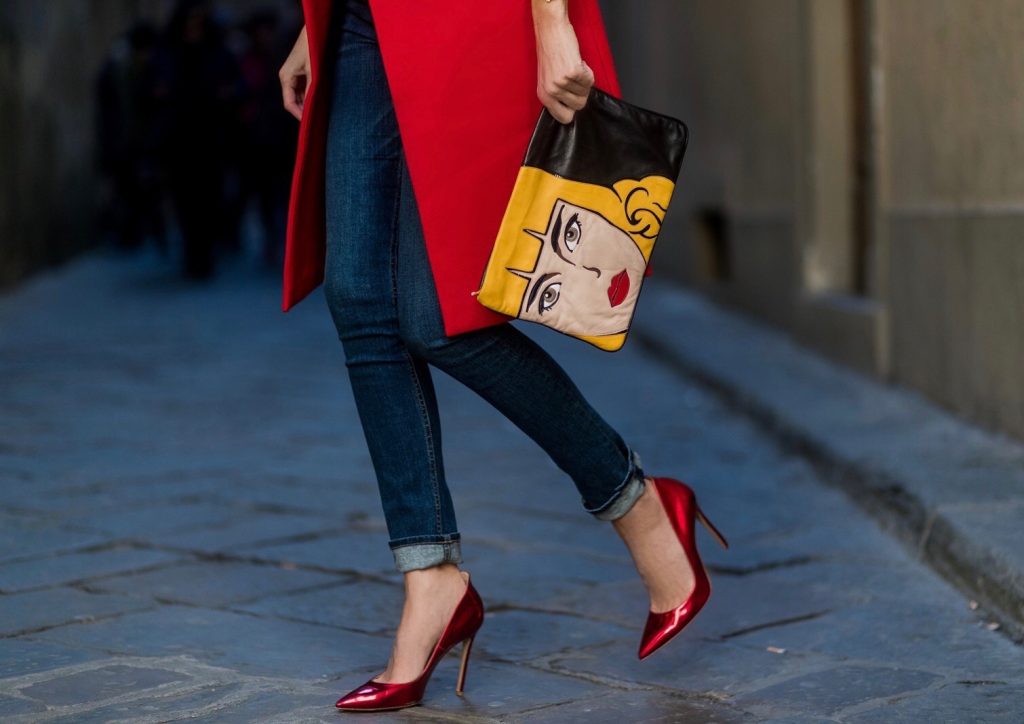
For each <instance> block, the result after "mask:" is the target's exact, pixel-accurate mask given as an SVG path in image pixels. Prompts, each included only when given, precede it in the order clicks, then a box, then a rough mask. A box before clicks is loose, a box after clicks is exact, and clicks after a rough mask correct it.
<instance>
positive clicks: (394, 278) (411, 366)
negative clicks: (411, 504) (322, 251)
mask: <svg viewBox="0 0 1024 724" xmlns="http://www.w3.org/2000/svg"><path fill="white" fill-rule="evenodd" d="M396 165H397V167H398V178H397V179H396V185H395V188H396V189H397V190H396V193H395V212H394V219H393V221H392V226H391V228H392V233H391V289H392V296H393V300H394V304H395V309H398V308H399V307H398V254H397V250H398V237H399V227H400V222H399V217H400V209H401V202H402V181H403V179H404V173H403V172H404V170H405V158H404V152H403V153H400V154H399V157H398V163H397V164H396ZM402 354H403V355H405V361H406V365H407V367H406V369H408V370H409V375H410V377H411V378H412V384H413V388H414V389H415V390H416V404H417V407H418V408H419V411H420V417H421V418H422V420H423V430H424V439H425V440H426V444H427V458H428V462H429V464H430V486H431V492H432V493H433V496H434V530H436V531H437V534H438V535H442V528H443V523H442V520H441V490H440V482H439V479H438V473H437V458H436V456H435V455H434V434H433V430H432V429H431V421H430V412H429V411H428V410H427V400H426V398H425V396H424V394H423V387H422V385H421V382H420V378H419V375H417V374H416V363H415V361H414V360H413V357H412V354H411V353H410V352H409V349H408V347H406V346H405V345H403V346H402Z"/></svg>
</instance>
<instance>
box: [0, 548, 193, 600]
mask: <svg viewBox="0 0 1024 724" xmlns="http://www.w3.org/2000/svg"><path fill="white" fill-rule="evenodd" d="M22 552H23V553H25V552H28V551H27V549H22ZM179 558H180V556H178V555H177V554H174V553H167V552H164V551H155V550H140V549H138V548H134V547H131V546H116V547H112V548H101V549H98V550H86V551H83V552H78V553H65V554H62V555H55V556H47V557H45V558H38V559H30V560H21V561H18V562H16V563H6V564H3V565H0V593H17V592H19V591H29V590H32V589H39V588H41V587H44V586H54V585H58V584H68V583H74V582H79V581H87V580H92V579H95V578H98V577H103V576H110V575H113V574H117V573H126V572H129V571H140V570H146V569H150V568H153V567H155V566H160V565H162V564H165V563H167V562H169V561H174V560H177V559H179Z"/></svg>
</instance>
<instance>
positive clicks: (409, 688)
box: [334, 571, 484, 711]
mask: <svg viewBox="0 0 1024 724" xmlns="http://www.w3.org/2000/svg"><path fill="white" fill-rule="evenodd" d="M460 573H462V575H463V578H465V579H466V592H465V593H464V594H463V596H462V599H461V600H460V601H459V603H458V605H457V606H456V607H455V611H454V612H453V613H452V617H451V618H450V619H449V620H448V624H447V626H445V629H444V631H442V632H441V638H439V639H438V640H437V643H436V644H435V645H434V650H433V652H431V654H430V658H429V659H427V663H426V666H424V667H423V672H422V673H421V674H420V675H419V676H418V677H416V678H415V679H413V680H412V681H403V682H381V681H374V680H373V679H370V680H369V681H367V682H366V683H365V684H363V685H362V686H358V687H356V688H355V689H353V690H352V691H350V692H349V693H347V694H345V695H344V696H343V697H341V698H340V699H338V701H337V702H336V703H335V705H334V706H336V707H337V708H338V709H341V710H343V711H385V710H389V709H404V708H405V707H407V706H415V705H416V704H419V703H420V702H421V701H422V699H423V694H424V693H425V692H426V689H427V681H428V680H429V679H430V675H431V674H432V673H433V671H434V667H435V666H437V664H438V662H439V661H440V660H441V659H442V658H444V656H445V654H447V653H448V652H449V651H450V650H451V648H452V647H453V646H455V645H456V644H457V643H459V642H460V641H464V642H465V643H464V644H463V646H462V664H461V665H460V667H459V677H458V679H457V681H456V684H455V693H456V694H458V695H459V696H462V691H463V687H464V686H465V683H466V667H467V666H468V664H469V652H470V650H471V649H472V647H473V638H474V637H475V636H476V633H477V631H478V630H479V629H480V626H482V625H483V622H484V603H483V601H482V600H481V599H480V594H478V593H477V591H476V588H474V587H473V582H472V581H470V580H469V572H468V571H460ZM379 675H380V674H378V675H377V676H379ZM374 678H376V677H374Z"/></svg>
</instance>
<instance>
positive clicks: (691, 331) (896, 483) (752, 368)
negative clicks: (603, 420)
mask: <svg viewBox="0 0 1024 724" xmlns="http://www.w3.org/2000/svg"><path fill="white" fill-rule="evenodd" d="M629 334H630V337H631V339H632V340H633V342H634V343H635V344H637V345H638V346H640V347H643V348H644V349H645V350H647V351H648V352H649V353H650V354H651V355H652V356H654V357H655V358H657V359H659V360H660V361H662V362H663V363H665V364H666V365H667V366H668V367H670V368H672V369H674V370H676V371H677V372H679V373H681V374H682V375H684V376H686V377H689V378H691V379H693V380H695V381H696V382H697V383H699V384H700V385H702V386H703V387H705V388H707V389H709V390H710V391H712V392H713V393H714V394H715V395H716V396H717V397H719V398H720V399H721V400H722V401H723V402H724V403H725V404H727V405H728V406H730V407H732V408H734V409H736V410H738V411H740V412H742V413H743V414H744V415H746V416H748V417H750V418H752V419H753V420H754V421H755V422H756V423H757V424H758V425H759V426H760V427H761V428H763V429H764V430H765V431H766V432H768V433H769V434H770V435H772V436H773V437H774V438H775V439H776V441H777V442H778V443H779V444H780V445H782V446H783V447H784V448H786V449H787V450H789V451H792V452H795V453H797V454H799V455H801V456H802V457H804V458H805V459H807V460H808V461H809V462H810V463H811V464H813V465H814V467H815V468H816V470H817V471H818V472H819V474H820V475H821V477H822V479H823V480H825V481H826V482H828V483H829V484H832V485H834V486H836V487H838V488H839V489H841V490H843V491H844V492H845V493H846V494H847V495H848V496H849V497H850V499H851V500H852V501H853V502H855V503H856V504H857V505H858V506H860V507H861V508H862V509H864V510H865V511H866V512H868V513H869V514H870V515H872V516H873V517H874V518H875V519H876V520H877V521H878V523H879V524H880V525H881V527H882V528H883V529H884V530H886V531H887V532H888V533H890V534H892V535H893V536H894V537H896V538H897V539H898V540H900V541H901V542H902V543H903V544H904V546H905V547H906V548H907V549H908V550H909V551H910V552H911V553H912V554H913V555H914V556H915V557H916V558H918V559H919V560H921V561H923V562H925V563H926V564H928V565H929V566H931V567H932V568H933V569H934V570H935V571H936V572H938V573H939V574H940V575H942V576H943V577H944V578H946V579H947V580H948V581H950V582H951V583H952V584H953V585H955V586H956V587H957V588H958V589H959V590H961V591H962V592H964V593H966V594H968V595H969V596H970V597H971V598H972V599H974V600H976V601H978V603H979V604H980V606H981V607H982V608H983V609H985V611H986V612H987V613H988V614H989V618H991V619H995V620H996V621H997V622H998V624H999V627H1000V630H1001V631H1002V632H1003V633H1004V634H1005V635H1007V636H1008V637H1009V638H1011V639H1012V640H1014V641H1015V642H1017V643H1022V642H1024V535H1021V534H1015V533H1014V531H1024V444H1021V443H1020V442H1018V441H1016V440H1012V439H1010V438H1009V437H1005V436H999V435H996V434H993V433H989V432H986V431H984V430H981V429H979V428H977V427H974V426H971V425H969V424H968V423H966V422H965V421H963V420H961V419H959V418H957V417H955V416H954V415H952V414H951V413H949V412H947V411H945V410H942V409H941V408H938V407H937V406H935V405H934V404H932V403H930V402H928V401H927V400H925V399H924V398H922V397H921V396H919V395H917V394H916V393H914V392H913V391H911V390H908V389H904V388H900V387H897V386H894V385H887V384H884V383H881V382H878V381H876V380H873V379H870V378H868V377H866V376H863V375H861V374H859V373H857V372H855V371H853V370H851V369H848V368H845V367H842V366H840V365H837V364H833V363H830V362H828V361H826V360H825V359H823V358H822V357H821V356H819V355H817V354H815V353H813V352H811V351H809V350H807V349H806V348H803V347H801V346H799V345H798V344H797V343H795V342H793V341H792V340H791V339H790V338H789V337H788V336H787V335H786V334H785V333H784V332H781V331H778V330H775V329H771V328H769V327H767V326H765V325H762V324H759V323H758V322H756V321H753V320H751V319H749V318H746V317H743V316H741V315H739V314H736V313H733V312H730V311H727V310H726V309H724V308H722V307H719V306H717V305H715V304H713V303H711V302H709V301H707V300H706V299H704V298H702V297H700V296H698V295H696V294H694V293H692V292H688V291H685V290H683V289H681V288H679V287H678V286H674V285H671V284H668V283H666V282H661V281H657V282H656V281H655V280H653V279H652V280H648V281H647V282H645V285H644V299H643V300H642V302H641V303H640V304H638V307H637V313H636V315H635V317H634V320H633V324H632V327H631V329H630V333H629Z"/></svg>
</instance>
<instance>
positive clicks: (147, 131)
mask: <svg viewBox="0 0 1024 724" xmlns="http://www.w3.org/2000/svg"><path fill="white" fill-rule="evenodd" d="M167 80H168V79H167V72H166V65H165V63H163V62H162V57H161V54H160V52H159V33H158V31H157V29H156V28H155V27H154V26H153V25H151V24H150V23H146V22H140V23H137V24H136V25H134V26H133V27H132V28H131V29H130V30H129V31H128V33H126V34H125V35H124V36H123V37H122V38H120V39H118V41H117V42H116V43H115V45H114V47H113V48H111V51H110V52H109V53H108V55H107V58H106V60H105V61H104V63H103V66H102V68H101V69H100V73H99V78H98V80H97V85H96V95H97V103H96V108H97V122H96V128H97V135H98V141H97V148H98V152H99V166H100V172H101V174H102V175H103V176H104V177H105V178H106V179H107V182H108V185H109V186H108V191H107V195H106V196H107V197H106V199H104V209H103V212H102V218H103V219H104V220H105V222H106V225H107V226H108V228H109V229H110V230H111V231H112V232H113V234H114V237H115V240H116V243H117V245H118V246H120V247H122V248H126V249H135V248H138V247H139V246H141V245H142V244H143V242H144V241H145V240H146V238H147V237H152V238H154V239H155V240H156V242H157V244H158V245H159V247H160V248H161V249H166V237H165V226H164V218H163V204H162V200H163V191H164V189H163V174H162V168H161V160H162V151H163V145H164V143H165V142H166V135H167V100H168V85H167Z"/></svg>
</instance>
